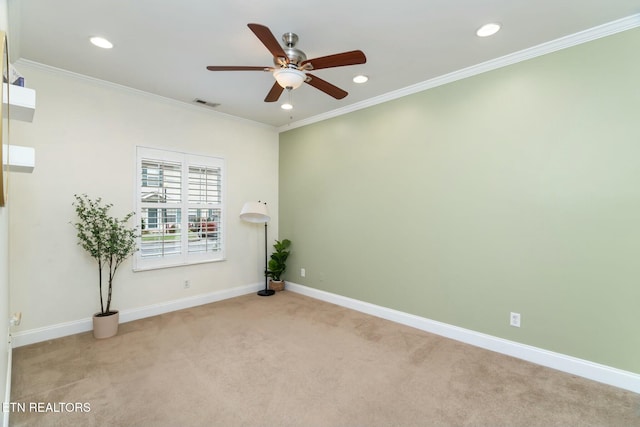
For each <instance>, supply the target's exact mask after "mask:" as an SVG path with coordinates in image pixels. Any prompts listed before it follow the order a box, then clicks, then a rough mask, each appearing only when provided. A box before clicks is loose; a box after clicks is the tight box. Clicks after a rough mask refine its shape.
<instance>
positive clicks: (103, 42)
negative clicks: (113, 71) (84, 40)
mask: <svg viewBox="0 0 640 427" xmlns="http://www.w3.org/2000/svg"><path fill="white" fill-rule="evenodd" d="M89 41H90V42H91V43H93V44H94V45H95V46H98V47H101V48H103V49H111V48H112V47H113V43H111V42H110V41H109V40H107V39H105V38H103V37H91V38H90V39H89Z"/></svg>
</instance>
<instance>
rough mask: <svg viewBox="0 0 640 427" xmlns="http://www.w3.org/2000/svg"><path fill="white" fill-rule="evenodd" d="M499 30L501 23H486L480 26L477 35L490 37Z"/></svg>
mask: <svg viewBox="0 0 640 427" xmlns="http://www.w3.org/2000/svg"><path fill="white" fill-rule="evenodd" d="M498 31H500V24H498V23H496V22H492V23H490V24H485V25H483V26H482V27H480V28H478V31H476V35H477V36H478V37H489V36H492V35H494V34H495V33H497V32H498Z"/></svg>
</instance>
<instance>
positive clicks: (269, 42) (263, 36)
mask: <svg viewBox="0 0 640 427" xmlns="http://www.w3.org/2000/svg"><path fill="white" fill-rule="evenodd" d="M247 26H248V27H249V28H250V29H251V31H253V34H255V35H256V37H258V38H259V39H260V41H261V42H262V44H263V45H265V46H266V48H267V49H269V52H271V55H273V57H274V58H282V59H284V61H285V63H288V62H289V59H288V58H287V54H286V53H284V49H282V46H280V43H278V40H277V39H276V38H275V36H274V35H273V33H272V32H271V30H270V29H269V28H267V27H265V26H264V25H260V24H247Z"/></svg>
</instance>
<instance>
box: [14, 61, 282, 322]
mask: <svg viewBox="0 0 640 427" xmlns="http://www.w3.org/2000/svg"><path fill="white" fill-rule="evenodd" d="M20 71H21V72H22V74H24V76H25V80H26V83H27V86H28V87H31V88H33V89H35V90H36V93H37V107H36V113H35V117H34V121H33V123H21V124H17V125H16V126H14V128H13V129H12V131H13V132H14V134H15V136H16V138H15V139H16V141H17V142H16V143H17V144H20V145H26V146H32V147H35V150H36V168H35V170H34V172H33V173H32V174H21V175H16V176H15V177H14V178H13V179H12V181H11V193H12V198H13V200H12V204H11V216H12V222H11V230H10V240H11V254H10V262H11V268H12V270H11V292H12V310H14V311H17V310H20V311H22V312H23V320H22V325H21V326H20V328H19V329H18V330H19V331H27V330H32V329H35V328H42V327H48V326H51V325H55V324H59V323H62V322H69V321H75V320H81V319H86V318H88V317H91V315H92V314H93V313H95V312H96V311H97V310H98V309H99V300H98V293H97V267H96V265H95V262H94V261H93V259H92V258H90V257H89V256H88V254H86V253H85V252H84V251H83V250H82V248H81V247H79V246H78V245H77V244H76V243H77V241H76V236H75V231H74V229H73V227H72V226H71V225H70V221H72V220H73V219H74V216H75V213H74V210H73V207H72V205H71V204H72V202H73V194H74V193H87V194H88V195H90V196H92V197H102V198H103V199H104V200H105V201H107V202H110V203H113V204H114V205H115V207H114V208H113V213H114V214H117V215H123V214H125V213H126V212H128V211H131V210H134V184H135V183H134V163H135V146H136V145H144V146H149V147H157V148H167V149H173V150H179V151H185V152H190V153H195V154H203V155H211V156H222V157H224V158H225V159H226V167H227V186H226V189H227V194H226V203H227V211H226V214H227V220H226V225H227V235H226V239H227V247H226V253H227V260H226V261H224V262H218V263H207V264H200V265H194V266H188V267H177V268H168V269H163V270H154V271H145V272H136V273H134V272H133V271H132V263H131V260H129V261H127V262H125V263H124V264H123V266H122V267H121V270H119V271H118V275H117V277H116V284H115V289H114V300H113V307H114V308H116V309H119V310H127V309H135V308H140V307H145V306H149V305H152V304H160V303H166V302H170V301H174V300H177V299H180V298H185V297H190V296H197V295H200V294H207V293H210V292H214V291H218V290H224V289H229V288H232V287H237V286H242V285H247V284H252V283H260V282H261V278H262V276H261V271H262V268H263V267H262V264H261V259H263V258H262V255H261V254H262V250H263V249H262V248H263V243H262V242H263V240H262V239H263V235H262V229H261V228H257V227H255V226H254V224H248V223H243V222H241V221H240V220H239V217H238V215H239V213H240V209H241V207H242V204H243V203H244V202H245V201H248V200H258V199H262V200H267V201H268V202H269V205H270V207H271V213H272V217H273V219H274V221H273V222H272V227H271V228H270V231H271V234H272V235H273V236H275V235H277V218H278V212H277V194H278V188H277V179H278V177H277V167H278V135H277V133H276V132H275V130H273V129H272V128H268V127H265V126H262V125H258V124H255V123H253V122H248V121H241V120H238V119H233V118H230V117H228V116H224V115H221V114H218V113H215V112H213V111H210V110H207V109H203V108H199V107H196V106H191V105H189V104H181V103H177V102H173V101H168V100H163V99H161V98H157V97H153V96H150V95H145V94H143V93H138V92H134V91H131V90H128V89H124V88H118V87H115V86H113V85H107V84H103V83H100V82H96V81H93V80H89V79H85V78H80V77H77V76H73V75H69V74H65V73H60V72H54V71H51V70H50V69H46V68H44V67H39V66H33V64H31V65H29V64H21V66H20ZM187 279H188V280H190V281H191V288H190V289H183V283H184V280H187Z"/></svg>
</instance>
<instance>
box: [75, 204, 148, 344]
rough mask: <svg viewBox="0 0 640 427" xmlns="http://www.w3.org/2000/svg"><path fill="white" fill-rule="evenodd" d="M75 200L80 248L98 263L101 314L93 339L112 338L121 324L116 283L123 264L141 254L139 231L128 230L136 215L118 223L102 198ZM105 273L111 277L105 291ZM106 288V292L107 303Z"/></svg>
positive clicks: (95, 326)
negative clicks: (116, 306) (115, 307)
mask: <svg viewBox="0 0 640 427" xmlns="http://www.w3.org/2000/svg"><path fill="white" fill-rule="evenodd" d="M74 197H75V199H76V200H75V202H74V203H73V206H74V207H75V210H76V215H77V217H78V221H77V222H75V223H72V224H73V226H74V227H75V229H76V231H77V233H78V244H79V245H80V246H82V247H83V248H84V249H85V250H86V251H87V252H89V254H90V255H91V257H92V258H94V259H95V260H96V262H97V263H98V277H99V278H98V290H99V293H100V312H98V313H96V314H94V316H93V335H94V336H95V337H96V338H109V337H112V336H114V335H116V334H117V333H118V323H119V320H120V317H119V312H118V311H117V310H113V309H112V308H111V296H112V293H113V279H114V277H115V275H116V271H117V270H118V267H119V266H120V264H122V262H123V261H124V260H125V259H127V258H128V257H129V256H131V255H133V253H134V252H135V251H137V250H138V249H137V247H136V228H129V227H128V226H127V222H128V221H129V219H130V218H131V217H132V216H133V215H134V212H131V213H128V214H127V215H125V216H124V217H123V218H122V219H118V218H114V217H112V216H110V215H109V209H110V208H111V207H112V206H113V205H112V204H104V203H102V199H101V198H97V199H90V198H89V197H88V196H87V195H86V194H83V195H80V196H79V195H77V194H75V195H74ZM103 270H106V272H107V273H108V277H106V279H107V286H105V287H103V282H104V281H103ZM103 288H106V303H105V295H104V293H105V289H103Z"/></svg>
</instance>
